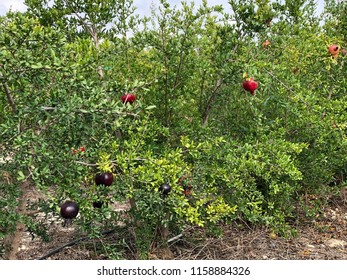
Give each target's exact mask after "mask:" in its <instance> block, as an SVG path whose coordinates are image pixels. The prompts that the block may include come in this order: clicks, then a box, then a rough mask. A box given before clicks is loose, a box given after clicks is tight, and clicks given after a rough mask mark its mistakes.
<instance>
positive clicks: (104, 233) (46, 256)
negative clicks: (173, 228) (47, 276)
mask: <svg viewBox="0 0 347 280" xmlns="http://www.w3.org/2000/svg"><path fill="white" fill-rule="evenodd" d="M115 230H116V229H115V228H114V229H110V230H105V231H103V232H101V235H107V234H110V233H112V232H114V231H115ZM181 237H183V232H182V233H180V234H179V235H177V236H174V237H173V238H171V239H169V240H168V241H167V242H168V243H171V242H174V241H176V240H178V239H180V238H181ZM88 239H91V237H89V236H84V237H80V238H78V239H75V240H72V241H70V242H68V243H66V244H64V245H62V246H60V247H58V248H55V249H54V250H52V251H49V252H48V253H47V254H45V255H43V256H42V257H40V258H38V259H37V260H44V259H47V258H48V257H50V256H52V255H54V254H56V253H58V252H59V251H61V250H63V249H64V248H66V247H70V246H72V245H75V244H77V243H79V242H82V241H85V240H88Z"/></svg>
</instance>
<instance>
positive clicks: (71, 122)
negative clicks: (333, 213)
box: [0, 1, 347, 258]
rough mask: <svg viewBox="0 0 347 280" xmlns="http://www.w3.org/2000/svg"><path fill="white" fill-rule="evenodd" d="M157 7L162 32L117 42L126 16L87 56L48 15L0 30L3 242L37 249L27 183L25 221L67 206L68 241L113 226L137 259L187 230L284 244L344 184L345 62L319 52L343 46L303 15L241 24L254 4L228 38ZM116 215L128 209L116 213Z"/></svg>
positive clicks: (222, 26)
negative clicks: (226, 227) (22, 206)
mask: <svg viewBox="0 0 347 280" xmlns="http://www.w3.org/2000/svg"><path fill="white" fill-rule="evenodd" d="M27 2H28V3H29V4H30V3H31V1H27ZM57 2H58V1H57ZM85 2H86V3H89V2H88V1H85ZM106 2H112V1H106ZM115 2H117V1H115ZM160 2H161V12H160V13H159V14H157V16H156V17H157V20H158V24H159V26H155V27H150V26H149V24H148V23H147V24H148V25H144V27H143V30H142V31H141V32H137V29H136V28H134V30H133V31H134V34H132V36H130V37H129V38H128V37H125V35H126V32H127V31H129V30H130V29H131V27H130V26H133V27H134V24H135V22H134V21H132V22H131V23H130V22H129V21H128V20H129V18H128V16H129V14H128V13H130V11H131V9H130V8H129V10H126V9H125V8H126V7H123V8H124V9H125V10H122V12H123V13H124V14H123V15H124V17H118V20H119V21H120V23H121V22H122V21H123V23H124V25H121V24H119V25H117V26H118V29H117V30H118V31H115V30H110V31H109V32H105V31H103V30H97V32H99V33H97V34H98V35H99V38H102V39H103V41H98V42H97V43H98V44H96V41H95V38H94V37H93V40H92V39H91V38H89V37H90V35H92V34H90V32H89V33H88V32H82V33H78V32H76V30H74V29H73V28H72V27H71V28H70V29H69V30H68V32H67V31H66V30H63V29H59V28H58V26H61V23H62V21H61V22H60V24H53V23H54V21H59V17H58V16H57V14H56V13H58V10H54V13H55V14H54V15H55V16H54V17H52V18H51V19H50V21H48V22H47V21H46V20H44V19H43V18H40V19H37V18H35V17H34V16H33V15H30V13H27V14H20V13H9V14H7V15H6V16H5V17H1V18H0V26H1V28H2V30H3V32H2V33H1V34H0V69H1V76H0V81H1V91H0V92H1V95H0V110H1V112H2V113H1V115H0V121H1V123H0V125H1V126H0V127H1V130H0V135H1V143H0V151H1V158H9V160H10V161H9V162H7V163H5V164H1V167H0V171H1V176H2V179H0V206H1V209H2V211H1V212H0V229H1V238H3V237H4V236H5V235H7V234H9V233H11V232H12V231H13V230H14V229H15V225H16V222H17V221H19V220H21V221H23V222H25V223H26V225H27V226H28V229H29V230H31V231H32V232H34V233H36V234H39V235H40V236H42V237H44V238H45V239H49V237H48V236H47V228H46V227H45V223H44V222H45V221H44V220H37V219H35V216H27V215H26V214H25V213H18V211H16V207H17V206H18V201H20V198H21V196H22V192H25V188H24V189H23V187H22V186H23V183H24V182H29V183H30V185H32V186H35V188H37V190H39V191H40V192H41V193H42V199H41V200H40V201H39V202H35V203H34V204H32V205H29V206H28V208H30V209H37V208H38V209H39V210H40V211H42V212H44V213H46V214H50V213H52V214H53V215H55V216H56V217H58V216H59V206H60V204H61V203H62V202H63V201H65V200H68V199H69V200H74V201H76V202H77V203H78V204H79V206H80V215H79V216H78V217H77V218H76V220H75V224H76V225H78V226H79V229H81V230H82V231H84V232H86V233H87V234H89V235H90V236H100V235H101V234H102V232H103V231H104V230H105V229H110V228H113V227H118V226H119V225H120V223H121V222H123V223H125V225H126V226H127V229H129V231H130V232H131V233H132V234H133V237H134V238H135V246H137V248H136V250H138V251H139V255H138V256H139V257H141V258H146V257H147V253H148V252H149V251H150V250H151V248H152V246H153V244H154V243H156V242H158V243H159V244H165V242H166V241H167V239H168V238H170V237H172V236H173V235H176V234H178V233H180V232H181V231H182V230H184V229H185V228H187V227H189V226H200V227H205V228H207V229H211V230H213V229H215V228H216V226H218V225H219V224H221V223H228V222H231V221H234V220H236V219H240V218H241V219H243V220H244V221H247V222H250V223H261V224H265V225H267V226H269V227H271V228H272V229H273V230H274V231H277V232H279V233H282V234H287V233H288V232H287V230H288V229H289V227H288V226H290V224H289V223H288V221H289V220H290V219H292V218H295V216H296V215H297V211H298V209H297V207H299V206H300V197H301V195H303V194H305V193H314V194H315V195H317V197H319V196H322V197H324V195H328V194H329V193H331V192H332V191H333V190H332V187H329V186H328V185H329V184H330V185H331V184H332V181H333V180H334V178H336V177H338V178H339V179H341V178H344V177H343V176H345V175H346V171H347V158H346V156H345V153H344V151H345V150H346V145H347V142H346V125H347V124H346V119H347V116H346V96H345V88H346V78H345V72H346V71H345V70H346V56H342V55H341V56H340V57H338V58H337V59H333V58H332V57H331V56H330V55H329V54H328V52H327V47H328V46H329V44H331V43H333V42H334V43H338V44H341V45H343V44H344V43H345V41H344V40H345V38H344V37H343V35H342V34H333V35H330V33H329V25H330V24H332V23H331V22H330V21H327V22H326V25H325V26H324V27H325V29H324V28H322V27H321V26H320V25H319V21H318V20H317V18H316V17H313V16H312V15H310V17H306V16H305V15H306V13H309V12H310V9H309V8H312V6H311V4H307V6H306V9H304V11H305V12H304V14H302V15H300V14H298V13H297V10H296V9H293V7H291V9H289V12H288V13H289V15H288V13H286V11H287V10H286V8H289V7H285V6H281V5H280V6H278V5H277V6H276V5H270V6H268V7H266V9H268V10H267V11H271V13H270V14H271V15H273V16H275V15H277V22H275V21H274V22H273V23H272V26H271V27H269V26H268V24H267V23H266V24H265V25H264V23H263V21H259V20H260V19H264V17H265V16H267V15H268V14H269V13H268V12H264V11H265V10H266V9H265V8H264V7H263V6H261V7H259V9H263V8H264V9H265V10H264V11H263V12H264V13H261V15H262V16H260V17H257V16H255V15H256V14H253V16H254V17H252V18H253V20H252V21H251V22H248V21H247V22H246V21H245V14H244V12H245V11H247V10H248V8H252V9H253V8H254V7H255V6H254V3H253V2H254V1H249V2H252V3H253V4H252V5H250V6H249V7H248V6H247V5H248V4H247V3H248V2H247V3H244V4H242V5H241V4H240V3H234V4H233V8H234V9H236V7H239V8H240V10H238V9H236V10H235V12H236V13H237V12H239V14H236V16H235V18H236V20H237V22H236V23H237V24H236V25H233V24H232V23H230V18H232V17H233V15H228V14H224V15H223V14H222V13H221V12H222V9H221V7H214V8H209V7H207V6H206V3H205V4H204V5H202V6H201V7H200V8H199V9H194V8H193V7H192V6H189V5H183V8H182V9H171V7H170V6H169V5H168V4H167V3H166V1H160ZM234 2H235V1H234ZM246 6H247V7H248V8H247V9H245V7H246ZM35 8H36V9H37V11H38V10H40V8H39V7H35V5H34V4H33V3H31V10H30V11H31V12H33V11H34V10H35ZM68 11H69V10H64V12H68ZM249 11H251V10H249ZM259 11H261V10H259ZM46 12H47V13H48V14H47V15H49V12H52V11H48V10H47V11H46ZM125 15H128V16H125ZM215 15H218V17H217V16H215ZM99 16H100V19H101V18H102V17H103V16H105V17H106V15H103V12H101V14H100V15H99ZM107 16H108V15H107ZM118 16H119V15H118ZM45 19H47V18H45ZM64 20H67V18H65V19H64ZM90 20H92V19H90ZM257 21H258V22H257ZM100 22H101V21H98V23H99V24H100ZM67 26H68V25H67ZM82 26H83V24H82ZM84 27H85V26H84ZM260 27H261V28H260ZM122 28H123V29H122ZM95 32H96V31H95ZM93 34H94V33H93ZM72 35H73V36H72ZM94 35H95V34H94ZM340 35H341V36H340ZM332 36H333V37H332ZM265 39H268V40H270V41H271V44H270V45H269V46H268V47H267V48H266V49H264V48H263V45H262V42H263V41H264V40H265ZM100 67H101V68H100ZM100 69H102V71H101V70H100ZM295 69H296V70H295ZM100 71H101V72H102V75H103V78H102V79H100V74H101V72H100ZM246 74H247V75H248V76H250V77H255V78H256V80H257V81H258V82H259V88H258V89H257V90H256V93H255V96H252V95H250V94H249V93H248V92H246V91H244V90H243V89H242V80H243V77H244V76H245V75H246ZM125 92H131V93H134V94H136V101H135V102H134V103H133V104H123V103H122V102H121V100H120V97H121V95H123V94H124V93H125ZM81 147H83V148H84V149H82V150H80V148H81ZM100 171H108V172H110V171H111V172H113V174H114V182H113V184H112V185H111V186H109V187H105V186H97V185H96V184H95V182H94V176H95V174H96V173H98V172H100ZM163 183H168V184H170V186H171V192H170V193H169V195H167V196H166V197H163V196H162V195H161V194H160V192H159V191H158V188H159V186H160V185H161V184H163ZM338 183H339V184H340V185H339V187H342V186H344V184H345V183H344V182H343V180H342V182H341V180H340V181H339V182H338ZM18 198H19V199H18ZM97 201H103V202H104V204H103V205H102V207H101V208H100V209H99V208H95V207H93V202H97ZM117 203H120V204H123V205H129V209H128V210H127V211H126V214H124V213H123V212H119V211H117V209H115V208H114V205H116V204H117ZM123 245H124V244H123ZM119 246H120V247H122V245H119ZM122 248H124V247H122ZM104 249H105V251H107V252H108V254H109V256H114V257H117V258H121V256H119V255H117V254H115V252H114V251H112V250H111V251H110V249H109V248H108V247H107V246H104Z"/></svg>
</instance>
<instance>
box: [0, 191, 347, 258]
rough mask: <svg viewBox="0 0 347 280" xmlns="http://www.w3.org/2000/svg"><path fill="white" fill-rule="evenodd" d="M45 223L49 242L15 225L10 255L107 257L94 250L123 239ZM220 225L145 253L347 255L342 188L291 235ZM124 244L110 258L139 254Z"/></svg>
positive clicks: (346, 194) (346, 218)
mask: <svg viewBox="0 0 347 280" xmlns="http://www.w3.org/2000/svg"><path fill="white" fill-rule="evenodd" d="M28 193H29V194H30V195H29V196H27V197H26V199H27V201H29V200H32V199H35V190H34V189H32V190H30V192H28ZM310 199H314V198H310ZM48 222H49V223H50V224H51V225H50V227H49V233H48V234H49V236H50V237H51V241H50V242H44V241H42V240H41V239H40V238H38V237H34V238H33V237H32V236H31V234H30V233H29V232H28V231H26V229H25V228H19V231H18V232H17V234H16V235H14V236H13V237H12V239H11V242H12V243H13V244H12V246H13V247H15V248H12V258H13V259H18V260H28V259H39V258H41V257H43V258H44V259H51V260H97V259H106V258H107V257H106V255H105V254H103V253H100V250H99V249H98V248H100V247H102V248H104V249H106V248H107V246H113V244H115V246H116V244H119V242H120V239H121V238H124V236H125V235H124V230H126V229H120V230H119V231H113V232H110V233H108V234H105V235H103V237H102V238H99V239H86V238H84V239H83V238H81V237H79V233H78V232H77V231H76V229H75V228H74V226H73V225H72V226H69V227H63V226H62V222H61V220H57V219H54V218H53V217H52V218H51V219H48ZM221 227H222V232H223V234H222V235H221V236H218V237H216V236H211V235H208V234H206V232H205V231H203V230H202V229H199V228H191V229H189V230H187V231H185V232H184V233H183V234H182V236H176V238H172V240H171V242H170V243H169V247H168V248H164V249H156V250H153V251H152V252H151V253H150V254H149V257H150V258H151V259H185V260H206V259H221V260H223V259H224V260H225V259H237V260H292V259H294V260H307V259H312V260H322V259H323V260H335V259H339V260H344V259H347V191H346V190H344V191H342V192H341V195H338V196H334V197H331V198H330V199H329V201H328V203H327V206H325V207H324V208H323V209H322V211H321V214H320V215H317V216H316V217H315V218H314V219H307V218H305V217H304V216H302V217H298V218H297V219H296V221H295V225H294V224H293V227H295V228H296V229H297V236H296V237H294V238H283V237H279V236H277V235H275V234H273V233H272V232H271V231H270V230H269V229H268V228H265V227H263V226H251V225H249V224H247V223H245V222H242V221H240V220H239V221H235V222H234V223H233V224H231V225H222V226H221ZM122 231H123V232H122ZM172 237H173V236H172ZM79 238H80V239H79ZM7 242H8V241H7ZM125 242H129V243H128V245H129V246H128V249H126V250H124V247H126V246H123V251H122V252H120V254H119V255H117V256H115V257H114V258H123V259H124V258H126V259H136V258H138V256H137V255H136V253H134V252H133V250H132V246H131V244H130V243H131V238H129V240H128V241H125ZM0 245H1V244H0ZM104 251H105V250H104ZM48 253H50V254H48ZM0 258H1V257H0Z"/></svg>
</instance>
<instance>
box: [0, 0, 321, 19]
mask: <svg viewBox="0 0 347 280" xmlns="http://www.w3.org/2000/svg"><path fill="white" fill-rule="evenodd" d="M23 2H24V0H0V16H1V15H5V14H6V12H8V11H9V10H10V9H12V10H13V11H15V10H16V11H21V12H23V11H25V10H26V6H25V5H24V4H23ZM154 2H158V1H155V0H154ZM168 2H169V3H170V4H171V5H178V4H179V3H180V2H181V0H169V1H168ZM188 2H190V1H189V0H188ZM194 2H195V3H196V5H197V6H198V5H199V4H200V3H201V2H202V0H195V1H194ZM151 3H152V1H151V0H134V4H135V6H136V7H137V13H139V14H140V15H150V7H151ZM208 3H209V5H211V6H212V5H219V4H222V5H225V7H229V4H228V0H208ZM317 4H318V11H319V12H321V11H322V10H323V6H324V0H317Z"/></svg>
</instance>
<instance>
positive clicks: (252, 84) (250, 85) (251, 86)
mask: <svg viewBox="0 0 347 280" xmlns="http://www.w3.org/2000/svg"><path fill="white" fill-rule="evenodd" d="M242 86H243V88H244V89H245V90H247V91H249V92H250V93H251V94H252V95H254V91H255V90H256V89H257V88H258V82H257V81H254V79H253V78H247V79H246V80H244V81H243V83H242Z"/></svg>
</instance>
